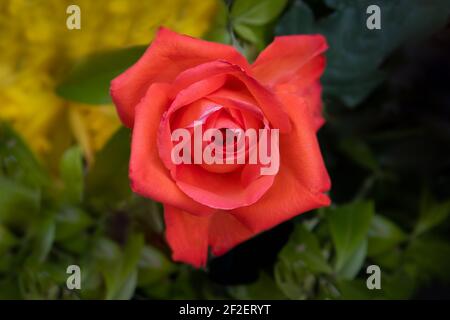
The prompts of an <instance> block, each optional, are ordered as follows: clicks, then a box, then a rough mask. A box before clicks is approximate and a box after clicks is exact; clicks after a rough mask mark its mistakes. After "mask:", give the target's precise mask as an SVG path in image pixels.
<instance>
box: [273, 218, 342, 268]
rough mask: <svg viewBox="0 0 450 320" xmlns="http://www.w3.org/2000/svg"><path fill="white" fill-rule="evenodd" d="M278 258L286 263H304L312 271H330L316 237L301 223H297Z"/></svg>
mask: <svg viewBox="0 0 450 320" xmlns="http://www.w3.org/2000/svg"><path fill="white" fill-rule="evenodd" d="M279 259H281V260H284V261H285V262H286V263H288V264H292V265H298V264H304V265H305V266H306V268H307V269H309V270H310V271H311V272H313V273H328V274H329V273H331V272H332V271H333V270H332V269H331V267H330V266H329V265H328V263H327V261H326V259H325V257H324V255H323V253H322V251H321V248H320V245H319V241H318V239H317V237H316V236H315V235H314V234H313V233H312V232H311V231H309V230H308V229H307V228H306V227H305V226H304V225H303V224H297V225H296V227H295V230H294V232H293V233H292V235H291V237H290V238H289V242H288V243H287V244H286V245H285V246H284V248H283V249H282V250H281V252H280V254H279Z"/></svg>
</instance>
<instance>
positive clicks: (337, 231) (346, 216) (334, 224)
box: [326, 202, 374, 277]
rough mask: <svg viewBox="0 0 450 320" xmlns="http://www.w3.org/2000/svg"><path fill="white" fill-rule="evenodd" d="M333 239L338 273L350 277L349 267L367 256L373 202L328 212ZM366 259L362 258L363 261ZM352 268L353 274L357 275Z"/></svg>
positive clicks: (330, 209) (355, 203)
mask: <svg viewBox="0 0 450 320" xmlns="http://www.w3.org/2000/svg"><path fill="white" fill-rule="evenodd" d="M326 212H327V215H326V217H327V220H328V225H329V228H330V233H331V237H332V239H333V243H334V246H335V248H336V265H335V269H336V271H337V272H338V273H342V275H343V276H344V277H346V276H347V275H348V273H347V272H348V271H347V268H348V265H349V264H351V263H352V260H354V259H355V258H358V261H359V260H361V256H362V255H364V256H365V252H364V248H363V243H364V242H366V241H367V235H368V231H369V227H370V224H371V221H372V217H373V215H374V206H373V203H372V202H354V203H350V204H347V205H343V206H339V207H337V208H329V209H327V210H326ZM363 259H364V258H362V260H363ZM354 268H355V267H352V268H351V270H352V272H351V274H354V273H355V270H354Z"/></svg>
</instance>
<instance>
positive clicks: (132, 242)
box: [96, 234, 144, 299]
mask: <svg viewBox="0 0 450 320" xmlns="http://www.w3.org/2000/svg"><path fill="white" fill-rule="evenodd" d="M143 245H144V237H143V236H142V235H140V234H133V235H131V236H130V238H129V239H128V241H127V244H126V246H125V247H124V248H123V251H122V250H121V249H120V247H119V246H118V245H117V244H116V243H114V242H112V241H111V240H108V239H105V238H104V239H100V240H99V242H98V244H97V248H96V252H97V253H96V255H97V257H98V259H99V270H100V272H101V273H102V274H103V276H104V279H105V283H106V299H130V298H131V297H132V295H133V293H134V290H135V287H136V284H137V267H138V262H139V259H140V257H141V250H142V248H143Z"/></svg>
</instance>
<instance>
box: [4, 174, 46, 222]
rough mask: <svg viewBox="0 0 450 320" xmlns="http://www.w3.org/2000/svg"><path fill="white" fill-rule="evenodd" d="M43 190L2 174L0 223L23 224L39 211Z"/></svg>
mask: <svg viewBox="0 0 450 320" xmlns="http://www.w3.org/2000/svg"><path fill="white" fill-rule="evenodd" d="M40 201H41V192H40V190H39V189H36V188H29V187H25V186H22V185H20V184H18V183H16V182H14V181H11V180H9V179H6V178H3V177H1V176H0V208H1V210H0V223H1V222H6V223H12V224H21V223H26V222H27V221H29V220H31V218H33V217H34V215H35V214H36V213H37V212H38V211H39V207H40Z"/></svg>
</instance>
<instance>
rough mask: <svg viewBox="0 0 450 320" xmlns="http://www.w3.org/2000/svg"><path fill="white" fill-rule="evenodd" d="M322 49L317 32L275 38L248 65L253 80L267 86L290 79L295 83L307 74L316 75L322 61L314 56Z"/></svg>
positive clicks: (323, 47)
mask: <svg viewBox="0 0 450 320" xmlns="http://www.w3.org/2000/svg"><path fill="white" fill-rule="evenodd" d="M326 49H327V43H326V40H325V38H324V37H323V36H321V35H301V36H297V35H296V36H282V37H276V38H275V40H274V41H273V42H272V43H271V44H270V45H268V46H267V48H266V49H264V51H263V52H261V53H260V55H259V56H258V58H257V59H256V61H255V62H254V63H253V64H252V72H253V75H254V76H255V78H256V79H258V80H259V81H261V82H262V83H264V84H266V85H269V86H275V85H277V84H281V83H286V82H289V81H290V80H296V81H297V82H298V81H299V80H301V79H302V78H307V77H308V76H309V74H310V73H312V74H314V75H315V76H316V77H317V78H318V77H319V76H320V74H321V73H322V72H323V68H324V60H323V58H319V59H315V58H317V57H320V55H321V54H322V53H323V52H325V50H326ZM310 63H312V66H311V67H310V66H308V64H310Z"/></svg>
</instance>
